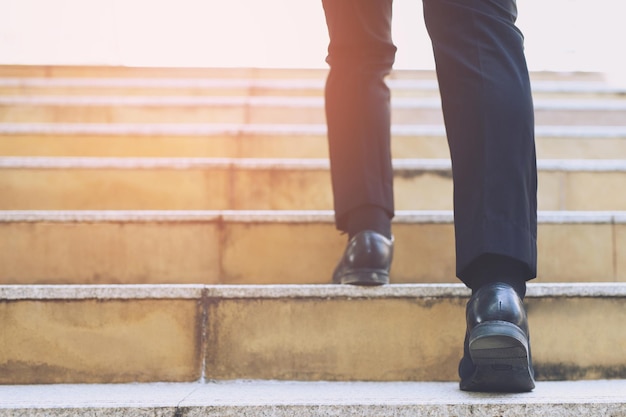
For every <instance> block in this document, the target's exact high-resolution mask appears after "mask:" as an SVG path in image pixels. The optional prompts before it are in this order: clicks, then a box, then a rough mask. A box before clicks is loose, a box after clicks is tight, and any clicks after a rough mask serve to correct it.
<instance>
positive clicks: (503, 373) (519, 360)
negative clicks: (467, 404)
mask: <svg viewBox="0 0 626 417" xmlns="http://www.w3.org/2000/svg"><path fill="white" fill-rule="evenodd" d="M469 351H470V356H471V358H472V362H473V363H474V365H475V366H476V370H475V372H474V374H473V375H472V376H471V378H469V379H468V380H467V381H462V382H461V389H462V390H463V391H480V392H528V391H532V390H533V388H535V380H534V377H533V372H532V369H531V367H532V365H531V361H530V354H529V347H528V339H527V338H526V335H525V334H524V332H523V331H522V329H520V328H519V327H518V326H516V325H515V324H513V323H509V322H504V321H490V322H486V323H481V324H479V325H478V326H476V327H475V328H473V329H472V331H471V332H470V335H469Z"/></svg>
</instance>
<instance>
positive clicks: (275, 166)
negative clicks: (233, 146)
mask: <svg viewBox="0 0 626 417" xmlns="http://www.w3.org/2000/svg"><path fill="white" fill-rule="evenodd" d="M392 163H393V168H394V171H396V172H399V171H433V172H436V171H443V172H450V171H451V169H452V166H451V163H450V159H447V158H445V159H444V158H394V159H393V162H392ZM0 169H122V170H131V169H172V170H181V169H250V170H318V171H328V170H329V169H330V163H329V161H328V159H327V158H219V157H92V156H0ZM537 169H538V170H539V171H540V172H541V171H559V172H626V160H624V159H539V160H537Z"/></svg>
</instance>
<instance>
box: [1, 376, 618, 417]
mask: <svg viewBox="0 0 626 417" xmlns="http://www.w3.org/2000/svg"><path fill="white" fill-rule="evenodd" d="M0 398H3V399H9V400H3V401H2V403H0V416H2V417H4V416H26V415H28V416H44V415H45V416H74V415H76V416H80V415H86V414H88V413H94V415H95V414H96V413H97V415H100V416H114V415H124V416H148V415H150V416H155V415H158V416H166V415H176V416H179V415H180V416H182V415H185V416H196V415H197V416H199V415H203V416H225V415H228V416H231V415H232V416H234V415H246V416H249V417H252V416H328V415H332V416H339V415H341V416H370V415H371V416H374V415H393V416H402V417H403V416H407V417H408V416H414V417H420V416H434V415H463V416H470V415H471V416H493V415H498V416H502V417H504V416H507V417H513V416H529V415H549V416H551V417H552V416H554V417H559V416H576V417H578V416H581V415H598V416H600V415H601V416H615V417H617V416H623V415H624V413H626V381H625V380H599V381H576V382H540V383H538V384H537V388H536V389H535V390H534V391H533V392H531V393H524V394H479V393H466V392H462V391H460V390H459V389H458V385H457V384H456V383H433V382H386V383H372V382H293V381H286V382H276V381H232V382H220V383H206V384H203V383H187V384H121V385H30V386H0Z"/></svg>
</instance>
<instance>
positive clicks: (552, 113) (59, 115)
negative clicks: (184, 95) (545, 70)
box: [0, 102, 626, 126]
mask: <svg viewBox="0 0 626 417" xmlns="http://www.w3.org/2000/svg"><path fill="white" fill-rule="evenodd" d="M391 117H392V121H393V123H394V124H397V125H403V124H427V125H432V124H442V123H443V116H442V113H441V109H440V108H438V107H435V108H418V107H415V108H397V107H393V108H392V116H391ZM625 119H626V111H624V110H622V111H620V110H613V111H612V110H567V109H558V108H556V109H542V108H536V109H535V122H536V123H537V124H538V125H609V126H613V125H615V126H619V125H622V124H623V123H624V120H625ZM325 121H326V116H325V114H324V108H323V106H322V103H319V104H318V105H314V106H299V105H297V106H291V105H286V106H278V105H277V106H272V107H269V106H261V105H259V106H252V107H248V106H247V105H246V104H245V103H242V104H240V105H232V106H231V105H228V106H224V105H222V106H220V105H209V104H188V105H168V104H166V103H163V104H159V105H153V106H135V105H133V106H128V105H125V104H123V102H121V103H119V104H116V105H114V106H105V105H95V104H94V105H92V104H90V105H84V104H77V105H73V106H63V105H45V104H33V105H28V104H12V105H7V104H4V105H0V122H7V123H9V122H10V123H288V124H291V123H293V124H319V123H325Z"/></svg>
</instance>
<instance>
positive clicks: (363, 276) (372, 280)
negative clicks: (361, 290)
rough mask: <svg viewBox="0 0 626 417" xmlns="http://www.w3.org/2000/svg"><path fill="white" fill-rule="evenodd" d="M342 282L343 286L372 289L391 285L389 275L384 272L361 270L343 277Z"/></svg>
mask: <svg viewBox="0 0 626 417" xmlns="http://www.w3.org/2000/svg"><path fill="white" fill-rule="evenodd" d="M340 280H341V282H340V283H341V284H348V285H362V286H368V287H372V286H377V285H387V284H389V274H388V273H387V272H386V271H382V270H359V271H352V272H350V273H347V274H345V275H343V276H341V278H340Z"/></svg>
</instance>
